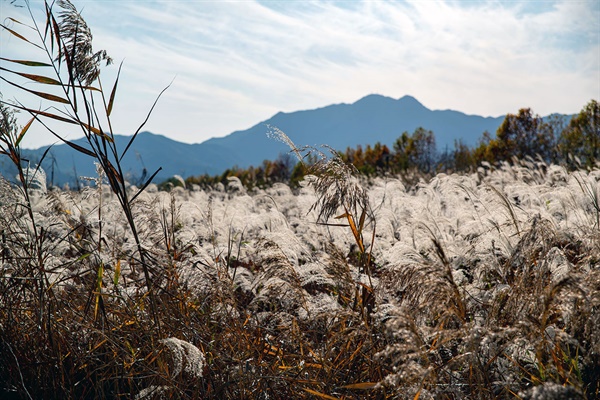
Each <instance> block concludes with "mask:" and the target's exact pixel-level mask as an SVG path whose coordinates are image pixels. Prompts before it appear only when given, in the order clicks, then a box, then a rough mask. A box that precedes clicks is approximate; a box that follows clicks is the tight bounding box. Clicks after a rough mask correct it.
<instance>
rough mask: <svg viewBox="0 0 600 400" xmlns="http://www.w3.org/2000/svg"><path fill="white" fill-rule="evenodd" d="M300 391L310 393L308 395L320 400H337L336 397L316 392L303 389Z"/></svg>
mask: <svg viewBox="0 0 600 400" xmlns="http://www.w3.org/2000/svg"><path fill="white" fill-rule="evenodd" d="M302 390H304V391H305V392H307V393H310V394H312V395H314V396H317V397H320V398H322V399H327V400H339V398H338V397H333V396H330V395H328V394H325V393H321V392H317V391H316V390H312V389H306V388H303V389H302Z"/></svg>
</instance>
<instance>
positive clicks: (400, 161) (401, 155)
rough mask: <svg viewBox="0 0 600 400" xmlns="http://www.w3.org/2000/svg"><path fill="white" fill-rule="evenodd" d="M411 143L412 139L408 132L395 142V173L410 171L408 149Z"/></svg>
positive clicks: (393, 169) (393, 168)
mask: <svg viewBox="0 0 600 400" xmlns="http://www.w3.org/2000/svg"><path fill="white" fill-rule="evenodd" d="M410 141H411V137H410V135H409V134H408V132H403V133H402V135H400V137H399V138H398V139H396V141H395V142H394V146H393V148H394V154H393V155H392V160H393V166H392V171H393V172H401V171H406V170H407V169H408V167H409V164H408V153H407V149H408V146H409V143H410Z"/></svg>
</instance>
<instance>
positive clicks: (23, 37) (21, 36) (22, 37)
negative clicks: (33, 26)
mask: <svg viewBox="0 0 600 400" xmlns="http://www.w3.org/2000/svg"><path fill="white" fill-rule="evenodd" d="M0 27H2V28H4V29H6V30H7V31H9V32H10V33H12V34H13V35H14V36H16V37H18V38H19V39H21V40H24V41H26V42H27V43H29V44H31V45H34V46H35V47H37V48H38V49H42V48H41V47H40V46H39V45H37V44H35V43H33V42H30V41H29V40H28V39H27V38H26V37H25V36H23V35H20V34H19V33H17V32H15V31H13V30H12V29H10V28H9V27H7V26H6V25H3V24H0ZM42 50H44V49H42Z"/></svg>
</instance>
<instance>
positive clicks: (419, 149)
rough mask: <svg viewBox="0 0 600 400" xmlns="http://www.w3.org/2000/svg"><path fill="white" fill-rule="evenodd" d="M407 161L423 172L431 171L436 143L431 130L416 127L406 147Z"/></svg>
mask: <svg viewBox="0 0 600 400" xmlns="http://www.w3.org/2000/svg"><path fill="white" fill-rule="evenodd" d="M406 154H407V156H408V162H409V164H410V165H414V166H415V167H417V168H418V169H419V170H421V171H423V172H432V170H433V166H434V165H435V157H436V145H435V136H434V134H433V132H432V131H427V130H425V129H423V128H417V129H416V130H415V131H414V132H413V134H412V136H411V137H410V140H409V142H408V146H407V148H406Z"/></svg>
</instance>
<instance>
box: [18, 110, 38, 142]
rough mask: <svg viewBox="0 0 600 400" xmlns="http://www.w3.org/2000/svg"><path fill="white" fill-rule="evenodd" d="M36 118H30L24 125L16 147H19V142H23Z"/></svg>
mask: <svg viewBox="0 0 600 400" xmlns="http://www.w3.org/2000/svg"><path fill="white" fill-rule="evenodd" d="M34 120H35V117H32V118H31V119H30V120H29V122H28V123H27V124H26V125H25V126H24V127H23V129H21V133H19V137H18V138H17V140H16V142H15V147H19V143H21V140H22V139H23V136H25V133H27V131H28V130H29V127H30V126H31V124H32V123H33V121H34Z"/></svg>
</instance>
